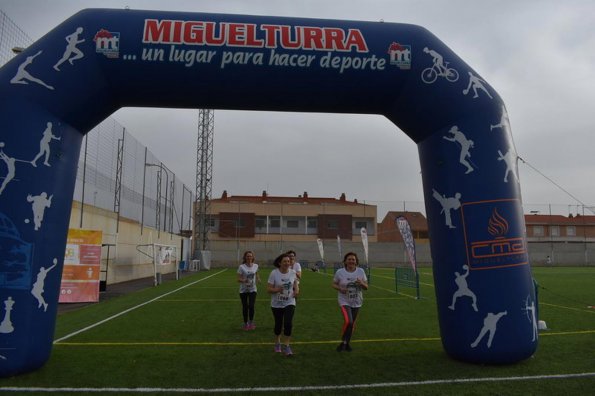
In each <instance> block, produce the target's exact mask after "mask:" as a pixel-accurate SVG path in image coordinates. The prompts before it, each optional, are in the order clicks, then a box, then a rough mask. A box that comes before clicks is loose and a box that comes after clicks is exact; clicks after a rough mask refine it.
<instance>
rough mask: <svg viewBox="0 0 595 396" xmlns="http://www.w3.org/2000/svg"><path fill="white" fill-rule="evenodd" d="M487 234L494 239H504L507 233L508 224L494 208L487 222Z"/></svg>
mask: <svg viewBox="0 0 595 396" xmlns="http://www.w3.org/2000/svg"><path fill="white" fill-rule="evenodd" d="M488 232H489V233H490V234H491V235H492V236H493V237H495V238H498V237H500V238H501V237H504V236H505V235H506V233H508V222H507V221H506V219H505V218H504V217H502V216H501V215H500V213H498V209H496V208H494V211H493V212H492V217H490V221H489V222H488Z"/></svg>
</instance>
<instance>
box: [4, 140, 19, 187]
mask: <svg viewBox="0 0 595 396" xmlns="http://www.w3.org/2000/svg"><path fill="white" fill-rule="evenodd" d="M3 147H4V142H2V143H0V159H2V161H4V162H5V163H6V169H7V172H6V176H4V180H3V181H2V185H0V195H2V192H3V191H4V189H5V188H6V186H7V185H8V183H10V181H11V180H12V179H14V174H15V171H16V167H15V165H14V163H15V161H16V159H14V158H12V157H9V156H8V155H7V154H6V153H5V152H4V150H2V148H3Z"/></svg>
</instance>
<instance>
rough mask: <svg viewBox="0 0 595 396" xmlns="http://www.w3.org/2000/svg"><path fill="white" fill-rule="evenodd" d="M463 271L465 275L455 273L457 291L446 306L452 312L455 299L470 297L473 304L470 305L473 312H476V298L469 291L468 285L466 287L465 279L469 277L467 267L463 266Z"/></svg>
mask: <svg viewBox="0 0 595 396" xmlns="http://www.w3.org/2000/svg"><path fill="white" fill-rule="evenodd" d="M463 269H464V270H465V273H464V274H463V275H461V274H459V273H458V272H455V283H456V284H457V287H458V289H457V291H456V292H455V294H453V295H452V303H451V304H450V305H449V306H448V308H449V309H451V310H453V311H454V310H455V304H456V302H457V299H458V298H459V297H464V296H466V297H471V299H473V303H472V304H471V305H472V306H473V309H474V310H475V312H477V297H475V293H473V292H472V291H471V290H470V289H469V285H467V277H468V276H469V266H468V265H463Z"/></svg>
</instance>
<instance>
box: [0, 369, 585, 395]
mask: <svg viewBox="0 0 595 396" xmlns="http://www.w3.org/2000/svg"><path fill="white" fill-rule="evenodd" d="M586 377H595V372H593V373H576V374H550V375H528V376H515V377H483V378H452V379H440V380H427V381H403V382H381V383H376V384H352V385H314V386H287V387H254V388H66V387H65V388H48V387H12V386H6V387H0V392H56V393H60V392H63V393H66V392H112V393H157V392H168V393H240V392H251V393H254V392H303V391H325V390H349V389H372V388H397V387H406V386H423V385H443V384H446V385H450V384H467V383H482V382H505V381H536V380H554V379H571V378H586Z"/></svg>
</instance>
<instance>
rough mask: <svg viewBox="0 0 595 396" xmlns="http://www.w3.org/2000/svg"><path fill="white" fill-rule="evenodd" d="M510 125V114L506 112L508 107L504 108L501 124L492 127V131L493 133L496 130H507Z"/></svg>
mask: <svg viewBox="0 0 595 396" xmlns="http://www.w3.org/2000/svg"><path fill="white" fill-rule="evenodd" d="M509 123H510V119H509V118H508V112H507V111H506V107H504V105H503V106H502V116H501V117H500V122H499V123H498V124H495V125H490V131H493V130H494V129H496V128H506V127H507V126H508V125H509Z"/></svg>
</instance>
